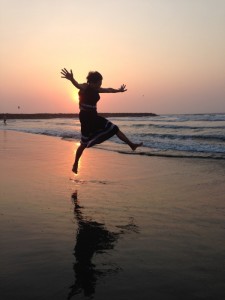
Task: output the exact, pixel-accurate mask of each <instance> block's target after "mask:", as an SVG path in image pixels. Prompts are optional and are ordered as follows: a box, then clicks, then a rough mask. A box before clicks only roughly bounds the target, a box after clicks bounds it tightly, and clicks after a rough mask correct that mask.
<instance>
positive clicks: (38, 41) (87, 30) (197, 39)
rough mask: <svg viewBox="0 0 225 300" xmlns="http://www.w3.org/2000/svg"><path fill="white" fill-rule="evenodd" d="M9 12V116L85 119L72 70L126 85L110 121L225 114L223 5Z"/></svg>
mask: <svg viewBox="0 0 225 300" xmlns="http://www.w3.org/2000/svg"><path fill="white" fill-rule="evenodd" d="M0 3H1V16H0V18H1V29H0V39H1V45H2V46H1V49H0V52H1V61H0V63H1V71H0V77H1V78H0V113H1V112H8V113H16V112H18V106H20V107H21V109H20V112H24V113H38V112H61V113H64V112H65V113H66V112H70V113H71V112H78V105H77V103H76V101H75V100H74V99H77V90H76V89H75V88H73V86H72V85H71V84H70V83H69V82H68V81H66V80H65V79H64V80H63V79H61V78H60V69H61V68H63V67H66V68H68V69H73V72H74V76H75V78H76V79H77V80H78V81H79V82H85V80H86V76H87V73H88V72H89V71H90V70H97V71H99V72H101V73H102V75H103V78H104V80H103V87H114V88H117V87H119V86H120V85H121V84H123V83H124V84H126V85H127V88H128V91H127V92H126V93H121V94H105V95H102V96H101V101H100V102H99V105H98V110H99V111H101V112H155V113H157V114H167V113H204V112H207V113H210V112H211V113H213V112H225V84H224V83H225V56H224V53H225V31H224V28H225V1H223V0H198V1H196V0H189V1H186V0H170V1H168V0H161V1H158V0H138V1H136V0H132V1H129V0H112V1H103V0H96V1H92V0H77V1H74V0H65V1H61V0H39V1H29V0H20V1H17V0H0Z"/></svg>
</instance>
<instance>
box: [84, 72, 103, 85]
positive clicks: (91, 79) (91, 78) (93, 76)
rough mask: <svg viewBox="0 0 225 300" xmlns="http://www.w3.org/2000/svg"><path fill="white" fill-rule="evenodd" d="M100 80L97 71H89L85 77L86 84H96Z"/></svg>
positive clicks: (100, 77) (100, 76)
mask: <svg viewBox="0 0 225 300" xmlns="http://www.w3.org/2000/svg"><path fill="white" fill-rule="evenodd" d="M102 79H103V77H102V75H101V74H100V73H99V72H97V71H95V72H92V71H91V72H89V73H88V76H87V82H88V83H97V82H98V81H100V80H102Z"/></svg>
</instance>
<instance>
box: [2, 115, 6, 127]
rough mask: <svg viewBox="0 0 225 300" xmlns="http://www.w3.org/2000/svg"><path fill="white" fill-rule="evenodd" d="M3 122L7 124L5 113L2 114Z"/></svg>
mask: <svg viewBox="0 0 225 300" xmlns="http://www.w3.org/2000/svg"><path fill="white" fill-rule="evenodd" d="M3 122H4V125H7V118H6V115H4V116H3Z"/></svg>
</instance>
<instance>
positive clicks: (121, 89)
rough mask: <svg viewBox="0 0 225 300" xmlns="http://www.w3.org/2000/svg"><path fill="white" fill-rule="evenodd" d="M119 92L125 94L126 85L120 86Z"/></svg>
mask: <svg viewBox="0 0 225 300" xmlns="http://www.w3.org/2000/svg"><path fill="white" fill-rule="evenodd" d="M119 91H120V92H122V93H123V92H126V91H127V89H126V85H125V84H122V85H121V87H120V88H119Z"/></svg>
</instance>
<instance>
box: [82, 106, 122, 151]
mask: <svg viewBox="0 0 225 300" xmlns="http://www.w3.org/2000/svg"><path fill="white" fill-rule="evenodd" d="M79 119H80V124H81V144H82V145H85V146H86V147H87V148H90V147H92V146H94V145H96V144H101V143H103V142H104V141H106V140H108V139H110V138H111V137H112V136H114V135H115V134H116V133H117V132H118V130H119V128H118V127H117V126H116V125H115V124H113V123H112V122H110V121H109V120H107V119H106V118H103V117H101V116H99V115H98V114H97V112H96V111H84V110H81V111H80V114H79Z"/></svg>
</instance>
